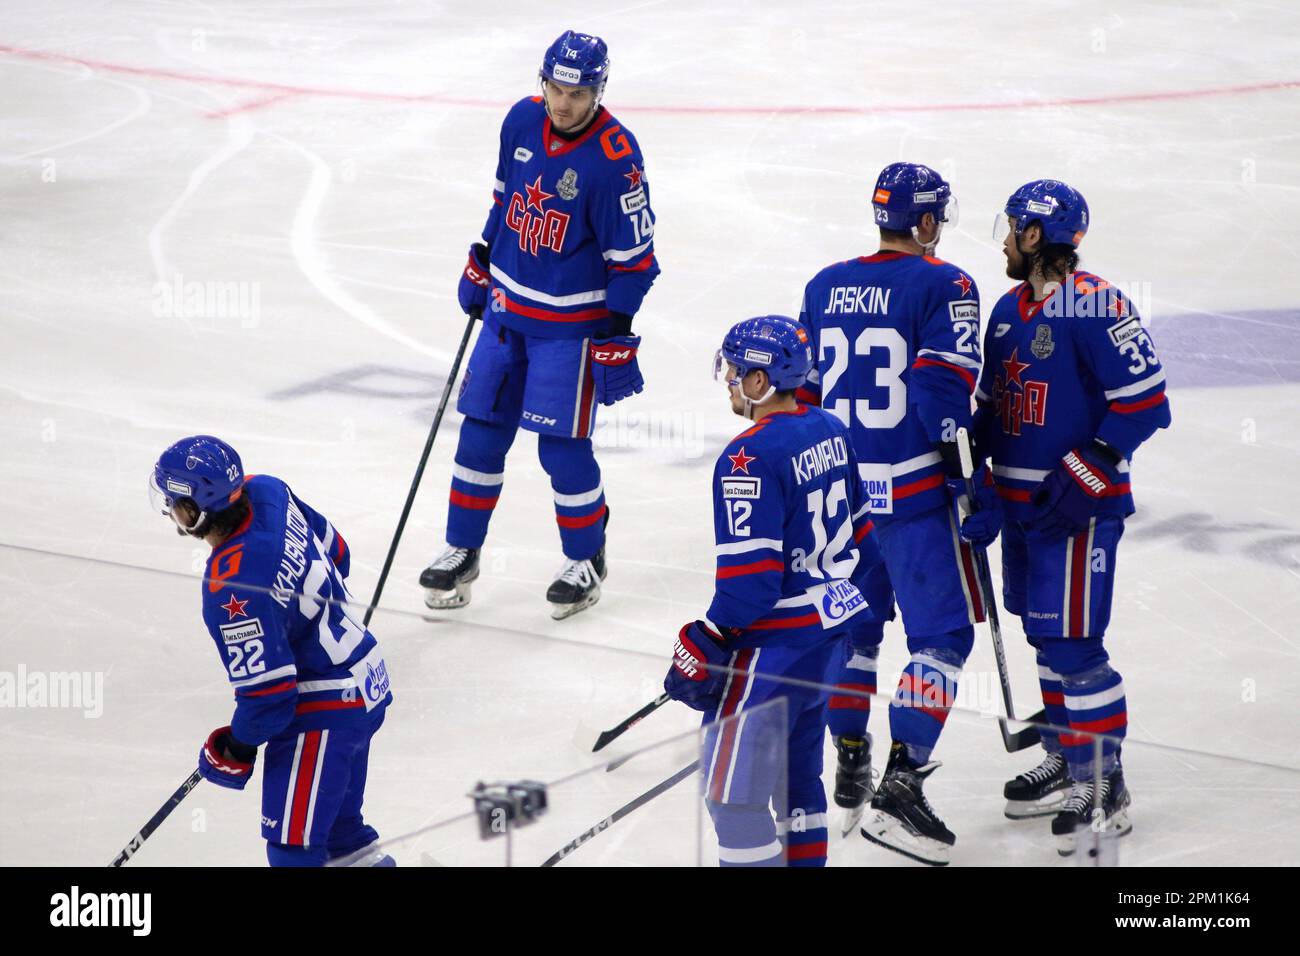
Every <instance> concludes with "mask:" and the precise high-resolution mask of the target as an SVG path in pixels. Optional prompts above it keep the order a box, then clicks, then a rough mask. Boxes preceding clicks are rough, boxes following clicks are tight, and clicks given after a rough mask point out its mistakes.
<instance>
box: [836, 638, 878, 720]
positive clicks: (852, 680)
mask: <svg viewBox="0 0 1300 956" xmlns="http://www.w3.org/2000/svg"><path fill="white" fill-rule="evenodd" d="M849 651H850V654H849V659H848V660H847V661H845V662H844V664H843V666H842V667H841V668H840V672H839V675H838V676H837V677H834V678H833V679H834V681H835V692H834V693H832V694H831V698H830V701H829V702H828V703H827V705H826V724H827V726H828V727H829V728H830V732H831V736H833V737H865V736H866V735H867V720H868V718H869V717H870V716H871V698H870V697H869V696H866V695H869V694H874V693H875V692H876V660H877V658H878V657H879V654H880V646H879V644H877V645H876V646H874V647H868V648H862V647H857V646H854V645H850V647H849Z"/></svg>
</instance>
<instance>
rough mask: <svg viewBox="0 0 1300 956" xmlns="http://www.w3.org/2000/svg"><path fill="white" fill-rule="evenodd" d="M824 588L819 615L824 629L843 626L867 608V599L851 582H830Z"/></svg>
mask: <svg viewBox="0 0 1300 956" xmlns="http://www.w3.org/2000/svg"><path fill="white" fill-rule="evenodd" d="M822 587H823V588H824V590H823V591H822V593H821V599H820V600H819V601H818V602H817V614H818V615H819V616H820V617H821V619H822V627H823V628H830V627H835V626H836V625H837V624H842V623H844V621H845V620H847V619H848V618H850V617H852V616H853V615H854V614H857V613H858V612H859V611H861V610H862V609H863V608H865V607H866V606H867V599H866V598H864V597H863V596H862V592H861V591H859V590H858V589H857V588H856V587H854V585H853V582H851V581H842V580H841V581H829V582H827V583H826V584H825V585H823V586H822Z"/></svg>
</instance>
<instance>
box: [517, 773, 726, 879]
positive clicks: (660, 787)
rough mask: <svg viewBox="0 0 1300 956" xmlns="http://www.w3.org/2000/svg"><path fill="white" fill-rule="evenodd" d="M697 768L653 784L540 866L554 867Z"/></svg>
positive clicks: (557, 851) (561, 848) (565, 845)
mask: <svg viewBox="0 0 1300 956" xmlns="http://www.w3.org/2000/svg"><path fill="white" fill-rule="evenodd" d="M699 767H700V762H699V761H698V760H693V761H691V764H690V766H687V767H683V768H682V769H681V770H678V771H677V772H676V773H675V774H673V775H672V776H671V777H669V778H668V779H667V780H665V781H663V782H662V783H657V784H655V785H654V786H653V787H651V788H650V789H649V790H647V791H646V792H645V793H643V794H641V796H639V797H637V798H636V799H635V800H633V801H631V802H630V803H625V804H623V806H621V807H619V808H618V809H617V810H615V811H614V812H613V813H611V814H610V815H609V816H607V817H606V818H605V819H603V820H601V821H600V822H599V823H597V824H596V825H595V826H594V827H592V828H591V829H590V830H584V831H583V832H582V833H580V834H579V835H578V836H576V837H575V838H574V839H572V840H570V841H569V842H568V843H566V844H564V846H562V847H560V849H558V850H556V851H555V852H554V853H552V854H551V855H550V856H548V857H547V858H546V862H544V863H543V864H542V866H555V864H557V863H559V862H560V861H561V860H563V859H564V858H565V857H566V856H568V855H569V854H570V853H572V852H573V851H574V850H576V849H577V848H578V847H580V846H582V845H583V844H584V843H586V842H587V841H588V840H590V839H592V838H593V837H595V836H598V835H599V834H601V833H603V832H604V831H605V830H608V829H609V828H610V827H612V826H613V825H614V824H615V823H618V821H619V820H622V819H623V818H624V817H625V816H627V815H628V814H629V813H631V812H632V811H633V810H635V809H636V808H637V807H643V806H645V805H646V804H647V803H649V802H650V801H651V800H653V799H654V798H655V797H657V796H659V794H661V793H663V792H665V791H666V790H671V789H672V788H673V787H675V786H677V785H678V784H679V783H681V782H682V781H683V780H685V779H686V778H687V777H689V776H690V775H691V774H693V773H694V772H695V771H696V770H698V769H699Z"/></svg>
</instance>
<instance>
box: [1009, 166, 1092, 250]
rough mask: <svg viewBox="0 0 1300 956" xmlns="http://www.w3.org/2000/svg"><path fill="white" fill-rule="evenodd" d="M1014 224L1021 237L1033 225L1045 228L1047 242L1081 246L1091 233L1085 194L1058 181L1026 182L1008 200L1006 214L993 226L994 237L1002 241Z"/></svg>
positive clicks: (1044, 233)
mask: <svg viewBox="0 0 1300 956" xmlns="http://www.w3.org/2000/svg"><path fill="white" fill-rule="evenodd" d="M1008 217H1009V218H1010V222H1014V223H1015V228H1016V235H1020V234H1021V233H1022V232H1024V231H1025V229H1026V228H1027V227H1028V226H1029V224H1030V223H1033V222H1038V223H1041V224H1042V226H1043V238H1044V239H1045V240H1046V241H1047V242H1048V243H1062V244H1064V245H1068V246H1074V247H1076V248H1077V247H1078V245H1079V243H1080V242H1082V241H1083V236H1084V233H1086V232H1087V231H1088V203H1087V201H1086V200H1085V199H1084V198H1083V194H1082V193H1081V192H1079V191H1078V190H1077V189H1074V188H1073V187H1071V186H1067V185H1066V184H1065V183H1063V182H1061V181H1060V180H1057V179H1035V180H1034V181H1033V182H1031V183H1025V184H1024V185H1023V186H1021V187H1020V188H1019V189H1017V190H1016V191H1015V192H1013V193H1012V194H1011V197H1010V198H1009V199H1008V200H1007V205H1006V210H1005V215H1003V216H998V218H997V220H996V221H995V224H994V231H993V235H994V238H997V239H1001V238H1002V237H1004V236H1005V235H1006V230H1007V229H1009V228H1010V222H1009V221H1008Z"/></svg>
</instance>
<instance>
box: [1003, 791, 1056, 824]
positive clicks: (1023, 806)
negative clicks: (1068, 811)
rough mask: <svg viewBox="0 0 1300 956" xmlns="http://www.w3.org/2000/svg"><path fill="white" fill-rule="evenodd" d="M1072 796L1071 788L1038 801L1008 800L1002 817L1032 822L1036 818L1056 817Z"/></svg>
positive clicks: (1040, 798) (1050, 794)
mask: <svg viewBox="0 0 1300 956" xmlns="http://www.w3.org/2000/svg"><path fill="white" fill-rule="evenodd" d="M1069 795H1070V788H1069V787H1062V788H1061V789H1060V790H1057V791H1054V792H1053V793H1049V794H1047V795H1046V796H1043V797H1039V798H1038V799H1037V800H1008V801H1007V805H1006V808H1005V809H1003V811H1002V815H1003V816H1004V817H1006V818H1007V819H1008V820H1030V819H1033V818H1034V817H1054V816H1056V812H1057V810H1058V809H1059V808H1060V806H1061V804H1063V803H1065V800H1066V798H1067V797H1068V796H1069Z"/></svg>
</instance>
